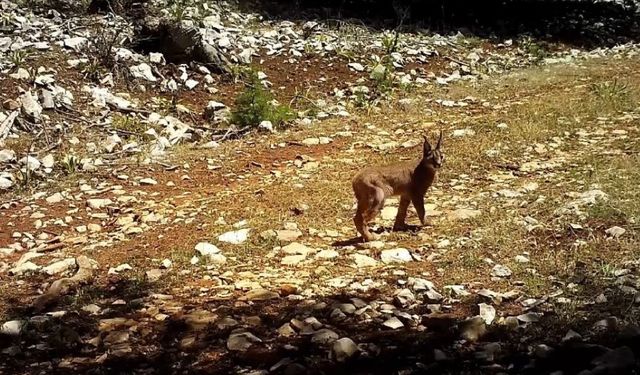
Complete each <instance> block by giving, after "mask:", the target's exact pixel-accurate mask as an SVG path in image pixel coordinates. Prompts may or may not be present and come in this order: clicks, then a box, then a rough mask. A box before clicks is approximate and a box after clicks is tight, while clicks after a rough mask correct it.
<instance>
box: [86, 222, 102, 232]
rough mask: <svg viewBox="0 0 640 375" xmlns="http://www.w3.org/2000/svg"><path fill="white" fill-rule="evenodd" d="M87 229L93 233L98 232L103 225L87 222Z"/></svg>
mask: <svg viewBox="0 0 640 375" xmlns="http://www.w3.org/2000/svg"><path fill="white" fill-rule="evenodd" d="M87 229H88V230H89V232H91V233H98V232H100V231H101V230H102V226H100V224H95V223H90V224H87Z"/></svg>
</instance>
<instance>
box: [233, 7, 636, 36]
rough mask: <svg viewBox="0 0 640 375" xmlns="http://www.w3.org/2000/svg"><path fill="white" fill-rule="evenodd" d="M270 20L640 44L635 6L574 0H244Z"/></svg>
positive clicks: (250, 8) (253, 9) (249, 8)
mask: <svg viewBox="0 0 640 375" xmlns="http://www.w3.org/2000/svg"><path fill="white" fill-rule="evenodd" d="M239 1H240V3H241V4H242V6H243V7H244V8H245V9H247V10H251V11H257V12H259V13H261V14H262V15H264V16H265V17H267V18H272V19H280V20H296V21H299V20H311V19H323V20H327V21H329V22H331V21H333V22H335V23H337V24H338V25H340V24H341V23H342V22H344V21H356V22H360V23H362V24H364V25H366V26H367V27H370V28H375V29H379V28H390V29H393V28H395V27H397V26H398V25H399V24H402V26H403V29H405V30H407V31H410V30H414V31H415V30H419V29H427V30H430V31H434V32H439V33H455V32H457V31H462V32H463V33H471V34H475V35H477V36H480V37H490V38H491V37H497V38H499V39H501V40H502V39H506V38H515V37H517V36H520V35H530V36H533V37H536V38H539V39H543V40H547V41H553V42H562V43H565V44H569V45H575V46H584V47H595V46H605V45H606V46H610V45H614V44H616V43H622V42H628V41H636V40H638V37H639V36H640V32H639V31H640V28H639V27H638V15H637V4H636V3H635V2H634V1H628V0H625V1H620V2H614V1H606V2H605V1H592V0H583V1H569V0H560V1H558V0H507V1H505V0H484V1H476V0H432V1H421V0H295V1H291V0H239Z"/></svg>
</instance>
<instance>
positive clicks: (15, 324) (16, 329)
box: [0, 320, 26, 336]
mask: <svg viewBox="0 0 640 375" xmlns="http://www.w3.org/2000/svg"><path fill="white" fill-rule="evenodd" d="M25 324H26V322H25V321H24V320H10V321H8V322H4V323H3V324H2V326H0V334H3V335H7V336H18V335H20V334H21V333H22V329H23V328H24V326H25Z"/></svg>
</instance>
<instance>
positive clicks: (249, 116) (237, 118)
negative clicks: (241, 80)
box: [231, 72, 295, 127]
mask: <svg viewBox="0 0 640 375" xmlns="http://www.w3.org/2000/svg"><path fill="white" fill-rule="evenodd" d="M294 117H295V114H294V113H293V111H292V110H291V108H289V107H288V106H285V105H280V104H277V103H275V101H274V99H273V97H272V95H271V93H270V92H269V91H268V90H267V89H266V88H265V87H264V86H263V84H262V82H261V81H260V79H259V78H258V75H257V73H255V72H251V74H250V79H249V82H248V83H246V87H245V89H244V91H243V92H241V93H240V94H239V95H238V97H237V98H236V101H235V109H234V110H233V111H232V113H231V121H232V122H233V123H235V124H237V125H240V126H243V127H247V126H248V127H253V126H258V125H259V124H260V123H261V122H262V121H271V123H272V124H273V125H274V126H276V127H278V126H282V125H284V124H285V123H287V122H289V121H291V120H293V118H294Z"/></svg>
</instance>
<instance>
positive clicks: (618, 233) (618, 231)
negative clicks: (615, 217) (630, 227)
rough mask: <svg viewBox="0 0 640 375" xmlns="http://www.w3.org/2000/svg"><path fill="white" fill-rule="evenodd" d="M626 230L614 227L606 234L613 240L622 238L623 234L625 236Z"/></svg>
mask: <svg viewBox="0 0 640 375" xmlns="http://www.w3.org/2000/svg"><path fill="white" fill-rule="evenodd" d="M625 232H626V229H624V228H621V227H618V226H614V227H611V228H609V229H607V230H606V231H605V233H606V234H607V235H608V236H609V237H611V238H620V237H621V236H622V235H623V234H625Z"/></svg>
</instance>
